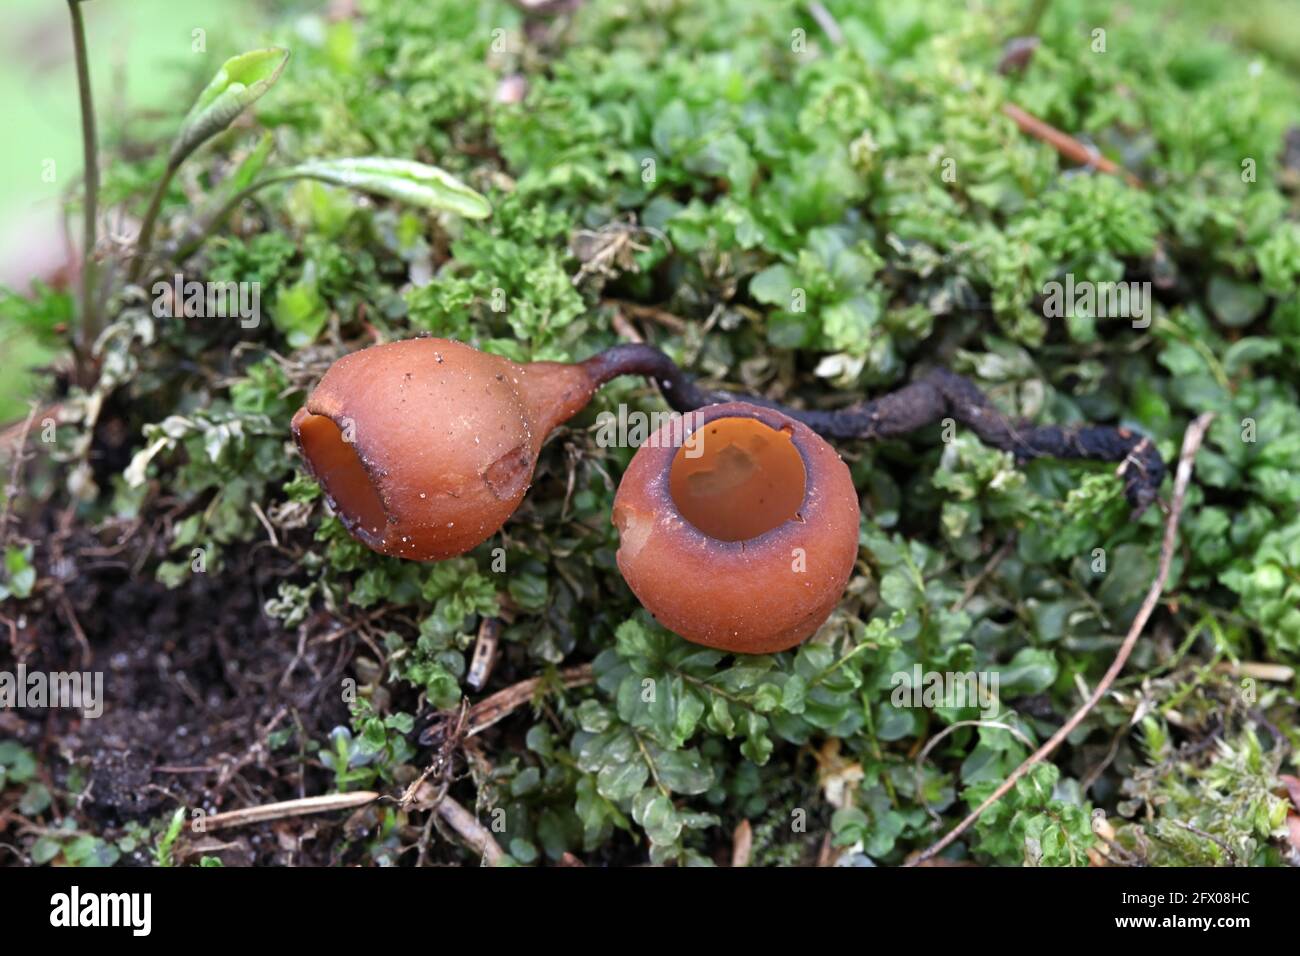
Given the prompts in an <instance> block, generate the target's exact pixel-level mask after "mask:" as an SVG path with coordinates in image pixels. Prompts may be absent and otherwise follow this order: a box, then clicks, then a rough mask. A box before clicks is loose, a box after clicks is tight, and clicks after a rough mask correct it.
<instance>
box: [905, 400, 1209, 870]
mask: <svg viewBox="0 0 1300 956" xmlns="http://www.w3.org/2000/svg"><path fill="white" fill-rule="evenodd" d="M1213 419H1214V413H1213V412H1206V413H1205V414H1203V415H1201V416H1199V417H1198V418H1197V419H1196V420H1195V421H1193V422H1192V424H1191V425H1189V426H1188V428H1187V432H1186V434H1184V436H1183V448H1182V451H1181V452H1180V454H1179V457H1178V472H1177V474H1176V475H1175V477H1174V494H1173V500H1172V502H1171V504H1170V506H1169V517H1168V518H1167V519H1166V521H1165V534H1164V540H1163V542H1162V543H1161V545H1160V567H1159V569H1158V570H1157V571H1156V577H1155V580H1154V581H1152V582H1151V587H1150V588H1148V589H1147V595H1146V598H1145V599H1143V601H1142V606H1141V607H1140V608H1139V609H1138V613H1137V616H1136V617H1135V618H1133V624H1132V625H1131V626H1130V627H1129V630H1128V634H1127V635H1126V636H1125V637H1124V643H1123V644H1121V645H1120V648H1119V651H1118V652H1117V653H1116V655H1115V659H1114V660H1113V661H1112V662H1111V665H1110V668H1109V669H1108V670H1107V671H1106V675H1105V676H1104V677H1102V679H1101V681H1100V683H1098V684H1097V686H1096V688H1094V689H1093V692H1092V695H1091V696H1090V697H1089V698H1088V699H1087V700H1086V701H1084V703H1083V705H1082V706H1081V707H1080V708H1079V709H1078V710H1076V711H1075V712H1074V713H1073V714H1072V715H1071V716H1070V719H1069V720H1067V721H1066V722H1065V723H1064V724H1062V725H1061V727H1060V729H1058V730H1057V731H1056V733H1054V734H1052V736H1051V738H1050V739H1048V741H1047V743H1045V744H1043V745H1042V746H1041V747H1039V748H1038V749H1037V750H1035V751H1034V752H1033V753H1032V754H1030V755H1029V756H1028V757H1027V758H1026V759H1025V761H1024V763H1022V764H1021V765H1020V766H1019V767H1017V768H1016V769H1015V770H1014V771H1013V772H1012V773H1011V775H1010V776H1009V777H1007V779H1006V780H1004V781H1002V783H1001V784H1000V785H999V786H998V788H997V789H996V790H994V791H993V792H992V793H991V794H989V796H988V798H987V799H985V800H984V802H983V803H981V804H980V805H979V806H978V807H976V808H975V809H974V810H973V811H971V813H970V814H969V815H968V816H967V817H966V818H965V819H964V820H962V821H961V823H959V824H957V826H955V827H954V828H953V829H952V830H950V831H948V833H947V834H945V835H944V836H943V837H942V838H940V839H939V840H938V841H936V842H935V843H934V844H932V845H931V846H930V847H929V848H927V849H926V850H924V851H922V852H921V853H920V854H919V855H917V856H915V857H913V858H912V859H910V860H909V861H908V862H907V863H906V864H905V865H906V866H916V865H917V864H919V863H923V862H924V861H925V860H928V859H930V858H931V857H933V856H935V855H936V854H938V853H939V852H940V851H942V850H943V849H944V848H945V847H947V846H949V845H950V844H951V843H953V841H955V840H956V839H957V838H958V837H959V836H961V835H962V834H963V833H965V832H966V831H967V830H968V829H970V827H971V826H972V825H973V824H974V823H975V821H976V820H978V819H979V818H980V816H981V815H982V814H983V813H984V811H985V810H987V809H988V808H989V807H991V806H993V804H995V803H996V802H997V801H999V800H1001V799H1002V798H1003V797H1004V796H1006V795H1007V793H1008V792H1009V791H1010V790H1011V788H1012V787H1014V786H1015V784H1016V781H1017V780H1019V779H1020V778H1021V777H1023V776H1024V775H1025V774H1026V773H1027V772H1028V770H1029V768H1030V767H1032V766H1033V765H1034V764H1036V763H1038V762H1039V761H1041V760H1045V759H1046V758H1047V757H1049V756H1050V755H1051V754H1052V753H1053V752H1054V751H1055V750H1056V748H1057V747H1059V746H1060V745H1061V744H1062V743H1063V742H1064V741H1065V738H1066V737H1068V736H1069V735H1070V734H1071V733H1072V732H1073V731H1074V728H1076V727H1078V726H1079V724H1080V723H1082V722H1083V719H1084V718H1085V717H1086V716H1088V714H1089V713H1091V712H1092V709H1093V708H1094V707H1096V706H1097V704H1098V703H1099V702H1100V701H1101V699H1102V698H1103V697H1105V696H1106V693H1107V691H1109V690H1110V685H1111V684H1112V683H1114V681H1115V678H1116V677H1118V676H1119V673H1120V671H1122V670H1123V669H1124V665H1125V664H1126V663H1127V662H1128V658H1129V655H1130V654H1131V653H1133V648H1134V647H1135V646H1136V645H1137V641H1138V638H1139V637H1141V636H1142V631H1143V629H1144V628H1145V627H1146V623H1147V620H1148V619H1149V618H1150V617H1151V613H1152V611H1154V610H1155V607H1156V605H1157V604H1158V603H1159V602H1160V596H1161V594H1162V593H1164V589H1165V581H1166V580H1168V578H1169V566H1170V564H1171V563H1172V561H1173V557H1174V547H1175V545H1176V543H1177V540H1178V519H1179V518H1180V517H1181V516H1182V513H1183V502H1184V499H1185V498H1186V496H1187V485H1188V484H1189V483H1190V481H1191V479H1192V462H1193V461H1194V460H1195V458H1196V452H1197V450H1198V449H1199V448H1200V447H1201V442H1202V441H1204V440H1205V431H1206V429H1208V428H1209V427H1210V422H1211V421H1212V420H1213Z"/></svg>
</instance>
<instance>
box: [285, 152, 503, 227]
mask: <svg viewBox="0 0 1300 956" xmlns="http://www.w3.org/2000/svg"><path fill="white" fill-rule="evenodd" d="M283 176H285V177H287V176H303V177H306V178H308V179H318V180H320V181H321V182H324V183H330V184H332V185H335V186H345V187H347V188H348V189H356V190H359V191H361V192H366V193H373V194H374V195H376V196H383V197H384V198H385V199H393V200H396V201H398V202H404V203H409V204H410V205H412V206H419V207H420V208H422V209H430V210H443V211H446V212H454V213H456V214H458V215H461V216H464V217H465V218H466V219H486V218H487V217H488V216H490V215H492V207H491V206H490V205H489V204H488V201H487V200H486V199H484V198H483V197H482V196H480V195H479V194H478V193H476V192H475V191H474V190H472V189H470V188H469V187H468V186H466V185H465V184H464V183H462V182H461V181H460V180H459V179H456V178H455V177H454V176H452V175H451V174H450V173H447V172H445V171H443V170H441V169H439V168H438V167H436V166H426V165H425V164H424V163H417V162H414V161H412V160H409V159H389V158H386V157H383V156H363V157H359V158H354V159H318V160H311V161H310V162H306V163H300V164H299V165H297V166H294V167H292V168H291V169H289V170H286V171H285V173H284V174H283ZM276 178H277V179H278V178H282V176H281V175H279V174H278V175H277V177H276Z"/></svg>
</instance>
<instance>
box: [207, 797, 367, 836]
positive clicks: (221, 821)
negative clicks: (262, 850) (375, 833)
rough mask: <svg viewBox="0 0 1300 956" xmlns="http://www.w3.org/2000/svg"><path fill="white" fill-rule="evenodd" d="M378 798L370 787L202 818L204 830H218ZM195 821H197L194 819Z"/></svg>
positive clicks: (347, 807) (350, 806) (357, 804)
mask: <svg viewBox="0 0 1300 956" xmlns="http://www.w3.org/2000/svg"><path fill="white" fill-rule="evenodd" d="M378 799H379V794H377V793H375V792H374V791H373V790H360V791H358V792H356V793H329V794H326V795H325V796H323V797H304V798H303V799H301V800H284V801H282V802H280V803H267V804H263V805H262V806H260V807H244V808H243V809H241V810H231V811H229V812H228V813H214V814H212V815H211V816H209V817H207V818H206V819H204V820H203V823H202V828H203V831H204V832H207V831H208V830H220V829H221V828H222V827H240V826H245V825H246V824H249V823H265V822H266V821H267V820H282V819H284V818H285V817H301V816H306V815H307V814H309V813H328V812H329V811H330V810H351V809H353V808H354V807H363V806H365V805H366V804H367V803H373V802H374V801H376V800H378ZM196 822H197V821H196Z"/></svg>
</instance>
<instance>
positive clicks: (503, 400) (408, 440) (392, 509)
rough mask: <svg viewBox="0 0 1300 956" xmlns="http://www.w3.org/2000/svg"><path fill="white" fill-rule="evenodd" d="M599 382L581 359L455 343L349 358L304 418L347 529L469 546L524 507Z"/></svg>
mask: <svg viewBox="0 0 1300 956" xmlns="http://www.w3.org/2000/svg"><path fill="white" fill-rule="evenodd" d="M595 387H596V383H595V382H594V381H593V380H592V378H591V376H590V374H589V373H588V372H587V370H586V369H585V368H584V367H583V366H581V365H565V364H561V363H558V362H533V363H530V364H526V365H520V364H516V363H514V362H511V361H509V360H508V359H504V358H501V357H500V356H496V355H491V354H488V353H486V352H480V351H478V350H477V349H474V348H471V347H470V346H468V345H464V344H462V343H460V342H453V341H451V340H449V339H437V338H418V339H408V340H405V341H402V342H391V343H388V344H386V345H376V346H373V347H371V348H368V349H363V350H361V351H359V352H353V353H352V354H350V355H345V356H344V357H343V358H341V359H339V360H338V361H337V362H335V363H334V364H333V365H332V366H330V368H329V370H328V371H327V372H326V373H325V375H324V377H323V378H322V379H321V381H320V384H318V385H317V386H316V388H315V390H314V391H313V392H312V393H311V395H310V396H309V397H308V399H307V403H306V405H304V406H303V407H302V408H300V409H299V410H298V412H297V414H295V415H294V417H293V423H292V430H293V435H294V439H295V440H296V441H297V443H298V447H299V449H300V450H301V452H302V455H303V458H304V459H305V461H306V463H307V468H308V470H309V471H310V472H311V474H312V476H313V477H314V478H315V479H316V481H317V482H318V483H319V484H320V485H321V488H322V489H323V490H324V492H325V496H326V498H327V500H328V501H329V503H330V505H331V506H332V507H333V508H334V510H335V512H336V513H337V514H338V516H339V518H340V520H341V521H342V522H343V524H344V526H345V527H346V528H347V529H348V531H349V532H351V533H352V535H353V536H354V537H356V538H357V539H358V540H360V541H361V542H362V543H363V544H365V545H367V546H368V547H370V548H372V549H373V550H375V551H378V552H380V553H382V554H387V555H392V556H394V557H399V558H411V559H414V560H420V561H429V560H438V559H441V558H449V557H452V556H454V555H457V554H462V553H464V552H465V551H468V550H469V549H470V548H473V547H474V546H475V545H477V544H479V543H481V542H482V541H484V540H486V539H487V538H488V537H490V536H491V535H492V533H493V532H495V531H496V530H497V529H498V528H500V527H501V525H502V524H504V523H505V521H506V519H507V518H509V517H510V515H511V514H512V513H513V512H514V510H515V509H516V508H517V507H518V506H519V502H520V499H522V498H523V495H524V492H525V491H526V490H527V489H528V485H529V484H530V482H531V481H532V475H533V469H534V467H535V466H536V463H537V455H538V452H539V451H540V450H541V447H542V442H543V441H545V439H546V436H547V435H548V434H549V433H550V431H551V430H552V429H553V428H555V426H557V425H559V424H560V423H562V422H564V421H566V420H567V419H569V418H571V417H572V416H573V415H575V414H577V412H579V411H580V410H581V409H582V408H583V407H584V406H585V405H586V404H587V402H588V401H589V400H590V399H591V395H592V392H593V391H594V389H595Z"/></svg>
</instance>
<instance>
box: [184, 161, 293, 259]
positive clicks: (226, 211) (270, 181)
mask: <svg viewBox="0 0 1300 956" xmlns="http://www.w3.org/2000/svg"><path fill="white" fill-rule="evenodd" d="M311 178H313V177H311V176H306V175H304V174H303V173H299V172H284V173H276V174H273V175H271V176H267V177H266V178H265V179H260V180H258V181H257V182H255V183H253V184H252V185H251V186H247V187H245V188H244V189H241V190H240V191H239V192H237V193H235V195H233V196H231V197H230V198H229V199H228V200H226V201H225V203H223V204H222V205H221V207H220V208H219V209H218V210H217V211H216V212H215V213H214V214H213V215H211V216H209V217H208V218H207V219H206V220H205V221H204V222H203V223H202V224H201V225H200V226H199V227H198V229H197V230H196V232H195V234H194V236H193V238H190V239H188V240H186V241H185V244H184V245H183V246H181V247H180V248H179V249H178V250H176V252H175V253H173V256H172V258H174V259H176V260H177V261H180V260H182V259H186V258H188V257H189V256H191V255H193V254H194V250H196V249H198V247H199V246H201V245H203V243H204V242H206V241H207V240H208V237H210V236H211V235H212V233H213V231H214V230H215V229H216V228H217V226H219V225H221V223H222V222H224V221H225V218H226V217H227V216H229V215H230V214H231V213H232V212H234V210H235V209H236V208H237V207H238V206H239V204H240V203H242V202H243V201H244V200H245V199H247V198H248V197H249V196H251V195H253V194H254V193H256V192H257V191H259V190H261V189H265V188H266V187H267V186H273V185H275V184H276V183H284V182H289V181H291V180H294V179H311Z"/></svg>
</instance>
